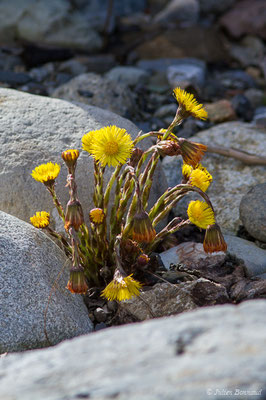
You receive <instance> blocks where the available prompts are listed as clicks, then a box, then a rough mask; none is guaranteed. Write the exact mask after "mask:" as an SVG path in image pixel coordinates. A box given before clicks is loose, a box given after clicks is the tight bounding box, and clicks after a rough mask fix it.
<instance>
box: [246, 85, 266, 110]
mask: <svg viewBox="0 0 266 400" xmlns="http://www.w3.org/2000/svg"><path fill="white" fill-rule="evenodd" d="M244 95H245V97H246V98H247V99H248V100H249V102H250V104H251V106H252V107H253V108H257V107H259V106H261V105H262V103H263V98H264V94H263V91H262V90H260V89H255V88H250V89H247V90H246V91H245V92H244Z"/></svg>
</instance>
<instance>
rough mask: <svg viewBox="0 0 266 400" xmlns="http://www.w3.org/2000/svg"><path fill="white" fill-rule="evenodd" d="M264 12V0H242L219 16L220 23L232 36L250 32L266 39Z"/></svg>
mask: <svg viewBox="0 0 266 400" xmlns="http://www.w3.org/2000/svg"><path fill="white" fill-rule="evenodd" d="M265 12H266V4H265V1H264V0H253V1H252V2H250V1H249V0H242V1H239V2H237V3H236V4H235V6H234V7H233V8H232V9H231V10H229V11H228V12H227V13H225V14H224V15H223V16H222V17H221V19H220V24H221V26H222V27H223V28H225V29H226V30H227V31H228V32H229V33H230V35H231V36H233V37H234V38H239V37H241V36H242V35H244V34H251V35H257V36H260V37H261V38H262V39H266V19H265Z"/></svg>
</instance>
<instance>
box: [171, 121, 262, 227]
mask: <svg viewBox="0 0 266 400" xmlns="http://www.w3.org/2000/svg"><path fill="white" fill-rule="evenodd" d="M265 138H266V133H265V130H263V129H259V128H257V127H255V126H253V125H252V124H248V123H242V122H227V123H223V124H219V125H216V126H214V127H213V128H211V129H208V130H204V131H201V132H199V133H198V134H197V135H195V136H192V137H190V138H189V140H191V141H194V142H198V143H204V144H207V145H210V146H211V145H213V146H218V147H219V146H224V147H233V148H235V149H240V150H243V151H247V152H249V153H253V154H257V155H262V156H266V140H265ZM173 159H174V157H173ZM202 164H203V165H204V166H205V167H206V168H207V169H208V171H209V172H210V173H211V174H212V176H213V183H212V184H211V186H210V188H209V189H208V196H209V197H210V199H211V202H212V204H213V206H214V209H215V212H216V217H217V222H218V223H219V224H220V225H221V227H222V228H223V229H224V230H227V231H229V232H230V231H231V232H236V231H237V229H238V227H239V224H240V219H239V205H240V201H241V199H242V197H243V195H244V194H245V193H247V192H248V190H249V189H250V188H252V187H253V186H255V185H256V184H259V183H263V182H264V181H265V167H264V166H257V165H252V166H249V165H246V164H244V163H242V162H241V161H238V160H236V159H233V158H230V157H224V156H221V155H217V154H212V153H206V154H205V156H204V158H203V159H202ZM166 168H167V169H168V172H167V173H168V174H170V175H171V171H172V173H174V171H175V168H176V161H173V167H172V166H171V159H170V160H168V162H167V164H166ZM191 198H192V197H190V195H188V196H186V197H185V198H184V201H183V200H182V201H181V202H180V203H178V205H177V206H176V207H175V214H176V215H184V216H186V210H187V204H188V203H189V201H190V199H191Z"/></svg>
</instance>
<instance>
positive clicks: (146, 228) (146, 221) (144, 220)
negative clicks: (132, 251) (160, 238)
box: [131, 211, 156, 243]
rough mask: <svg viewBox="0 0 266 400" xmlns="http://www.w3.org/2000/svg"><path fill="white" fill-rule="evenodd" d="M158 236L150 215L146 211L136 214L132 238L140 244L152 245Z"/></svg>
mask: <svg viewBox="0 0 266 400" xmlns="http://www.w3.org/2000/svg"><path fill="white" fill-rule="evenodd" d="M155 236H156V232H155V229H154V228H153V226H152V223H151V220H150V217H149V215H148V214H147V213H146V211H140V212H137V214H135V216H134V218H133V224H132V228H131V237H132V239H133V240H136V242H139V243H150V242H152V241H153V240H154V238H155Z"/></svg>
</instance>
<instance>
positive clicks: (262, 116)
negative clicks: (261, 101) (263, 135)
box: [253, 107, 266, 128]
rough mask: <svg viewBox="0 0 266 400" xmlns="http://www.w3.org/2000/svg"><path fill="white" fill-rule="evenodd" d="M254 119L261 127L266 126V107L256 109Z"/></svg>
mask: <svg viewBox="0 0 266 400" xmlns="http://www.w3.org/2000/svg"><path fill="white" fill-rule="evenodd" d="M253 121H254V122H255V124H256V125H257V126H258V127H260V128H265V127H266V107H258V108H257V109H256V110H255V115H254V118H253Z"/></svg>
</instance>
